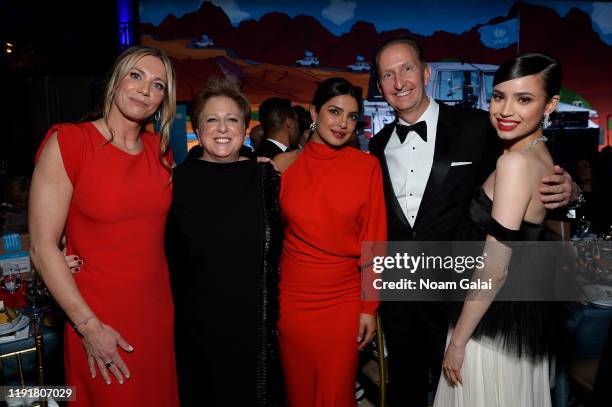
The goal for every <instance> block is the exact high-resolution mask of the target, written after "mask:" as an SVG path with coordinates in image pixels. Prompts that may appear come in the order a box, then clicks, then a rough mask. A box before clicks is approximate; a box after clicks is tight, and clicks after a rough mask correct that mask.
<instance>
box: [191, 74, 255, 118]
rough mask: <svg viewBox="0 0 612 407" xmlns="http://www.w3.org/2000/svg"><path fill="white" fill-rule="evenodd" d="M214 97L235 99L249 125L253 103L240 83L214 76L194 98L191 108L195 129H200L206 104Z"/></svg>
mask: <svg viewBox="0 0 612 407" xmlns="http://www.w3.org/2000/svg"><path fill="white" fill-rule="evenodd" d="M214 97H226V98H228V99H231V100H233V101H234V102H236V104H237V105H238V109H239V110H240V113H242V118H243V120H244V128H245V129H246V128H247V127H249V122H250V121H251V105H250V104H249V100H248V99H247V97H246V96H245V95H244V93H242V91H241V90H240V88H239V87H238V84H236V83H235V82H232V81H230V80H229V79H226V78H216V77H212V78H210V79H209V80H208V82H207V84H206V87H205V88H204V89H202V90H200V91H199V92H198V94H197V95H196V97H195V98H194V99H193V105H192V108H191V125H192V126H193V128H194V129H196V130H199V129H200V115H201V114H202V111H203V110H204V106H206V102H208V101H209V100H210V99H212V98H214Z"/></svg>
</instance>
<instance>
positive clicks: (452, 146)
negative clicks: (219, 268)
mask: <svg viewBox="0 0 612 407" xmlns="http://www.w3.org/2000/svg"><path fill="white" fill-rule="evenodd" d="M439 106H440V110H439V115H438V125H437V130H436V141H435V143H436V145H435V150H434V157H433V164H432V167H431V172H430V174H429V178H428V180H427V184H426V187H425V192H424V194H423V198H422V200H421V204H420V206H419V210H418V213H417V216H416V218H415V221H414V227H413V226H411V225H410V223H409V222H408V219H406V216H405V215H404V212H403V211H402V209H401V207H400V204H399V202H398V200H397V198H396V196H395V193H394V192H393V185H392V183H391V177H390V175H389V168H388V167H387V160H386V158H385V147H386V146H387V143H388V142H389V138H390V137H391V135H392V134H393V130H394V128H395V125H396V122H397V119H396V121H394V122H393V123H390V124H387V125H386V126H385V127H384V128H383V129H382V130H381V131H379V132H378V133H377V134H376V135H375V136H374V137H373V138H372V139H371V140H370V145H369V148H370V153H371V154H374V155H375V156H376V157H377V158H378V159H379V160H380V164H381V168H382V174H383V187H384V193H385V202H386V205H387V223H388V225H387V226H388V240H395V241H406V240H420V241H432V240H434V241H435V240H438V241H448V240H466V239H470V236H472V235H471V234H466V233H465V232H466V231H468V230H472V229H471V227H470V226H469V225H470V222H469V218H468V211H469V206H470V202H471V199H472V197H473V195H474V192H475V190H476V189H477V188H479V187H480V186H481V185H482V183H483V182H484V180H485V179H486V178H487V176H488V175H489V174H490V173H491V172H492V171H493V170H494V169H495V162H496V160H497V157H498V156H499V155H500V154H501V151H502V144H501V141H500V139H499V138H498V137H497V134H496V132H495V130H494V129H493V127H492V126H491V123H490V122H489V118H488V114H487V112H484V111H482V110H476V109H465V108H459V107H455V106H449V105H446V104H444V103H439Z"/></svg>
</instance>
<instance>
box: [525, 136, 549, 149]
mask: <svg viewBox="0 0 612 407" xmlns="http://www.w3.org/2000/svg"><path fill="white" fill-rule="evenodd" d="M540 141H544V142H546V141H548V138H546V136H540V137H538V138H537V139H535V140H531V141H530V142H529V144H527V145H526V146H525V148H524V149H523V151H529V150H531V149H532V148H533V147H535V146H536V145H537V144H538V143H539V142H540Z"/></svg>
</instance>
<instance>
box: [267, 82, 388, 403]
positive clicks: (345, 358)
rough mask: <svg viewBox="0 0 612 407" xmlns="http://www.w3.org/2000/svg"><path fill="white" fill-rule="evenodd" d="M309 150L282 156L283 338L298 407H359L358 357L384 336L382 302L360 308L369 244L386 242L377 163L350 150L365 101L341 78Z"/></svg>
mask: <svg viewBox="0 0 612 407" xmlns="http://www.w3.org/2000/svg"><path fill="white" fill-rule="evenodd" d="M312 105H313V106H312V107H311V109H310V112H311V115H312V119H313V122H314V123H315V126H313V127H314V128H315V130H314V132H313V135H312V137H311V139H310V140H309V142H308V143H307V144H306V146H305V147H304V149H303V150H300V151H294V152H288V153H283V154H280V155H278V156H277V157H275V160H274V161H275V162H276V163H277V165H278V166H279V169H280V170H281V171H282V172H283V174H282V178H281V179H282V181H281V185H282V187H281V211H282V214H283V220H284V222H285V240H284V246H283V253H282V257H281V283H280V320H279V339H280V349H281V359H282V363H283V370H284V374H285V381H286V388H287V396H288V399H289V405H290V406H291V407H302V406H303V407H324V406H342V407H345V406H355V405H356V401H355V376H356V372H357V359H358V356H359V350H360V349H362V348H363V347H364V346H365V345H367V343H368V342H369V341H370V340H371V339H372V337H373V336H374V333H375V329H376V317H375V315H376V309H377V306H378V303H377V302H365V301H362V300H361V287H360V282H361V275H360V267H359V264H360V254H361V242H362V241H373V240H385V239H386V236H387V227H386V225H387V223H386V222H387V220H386V212H385V204H384V196H383V191H382V180H381V171H380V167H379V164H378V160H376V158H375V157H372V156H370V155H368V154H366V153H363V152H361V151H359V150H357V149H355V148H353V147H349V146H347V143H348V142H349V141H350V139H351V138H352V137H354V132H355V128H356V125H357V120H358V118H359V113H360V106H361V97H360V92H359V91H358V90H357V89H356V88H355V87H354V86H353V85H352V84H351V83H349V82H348V81H346V80H345V79H342V78H331V79H328V80H326V81H324V82H322V83H321V84H320V85H319V87H318V88H317V91H316V93H315V96H314V100H313V103H312Z"/></svg>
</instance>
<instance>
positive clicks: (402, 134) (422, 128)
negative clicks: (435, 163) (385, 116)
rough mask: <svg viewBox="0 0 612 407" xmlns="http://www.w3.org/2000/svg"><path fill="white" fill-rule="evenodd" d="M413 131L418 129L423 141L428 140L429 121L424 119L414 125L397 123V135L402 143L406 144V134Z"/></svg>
mask: <svg viewBox="0 0 612 407" xmlns="http://www.w3.org/2000/svg"><path fill="white" fill-rule="evenodd" d="M411 131H416V132H417V133H418V134H419V136H421V138H422V139H423V141H427V123H425V122H424V121H420V122H418V123H415V124H413V125H412V126H406V125H404V124H400V123H399V122H398V123H397V124H396V125H395V132H396V133H397V137H399V139H400V142H401V143H402V144H404V140H406V136H407V135H408V133H409V132H411Z"/></svg>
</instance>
